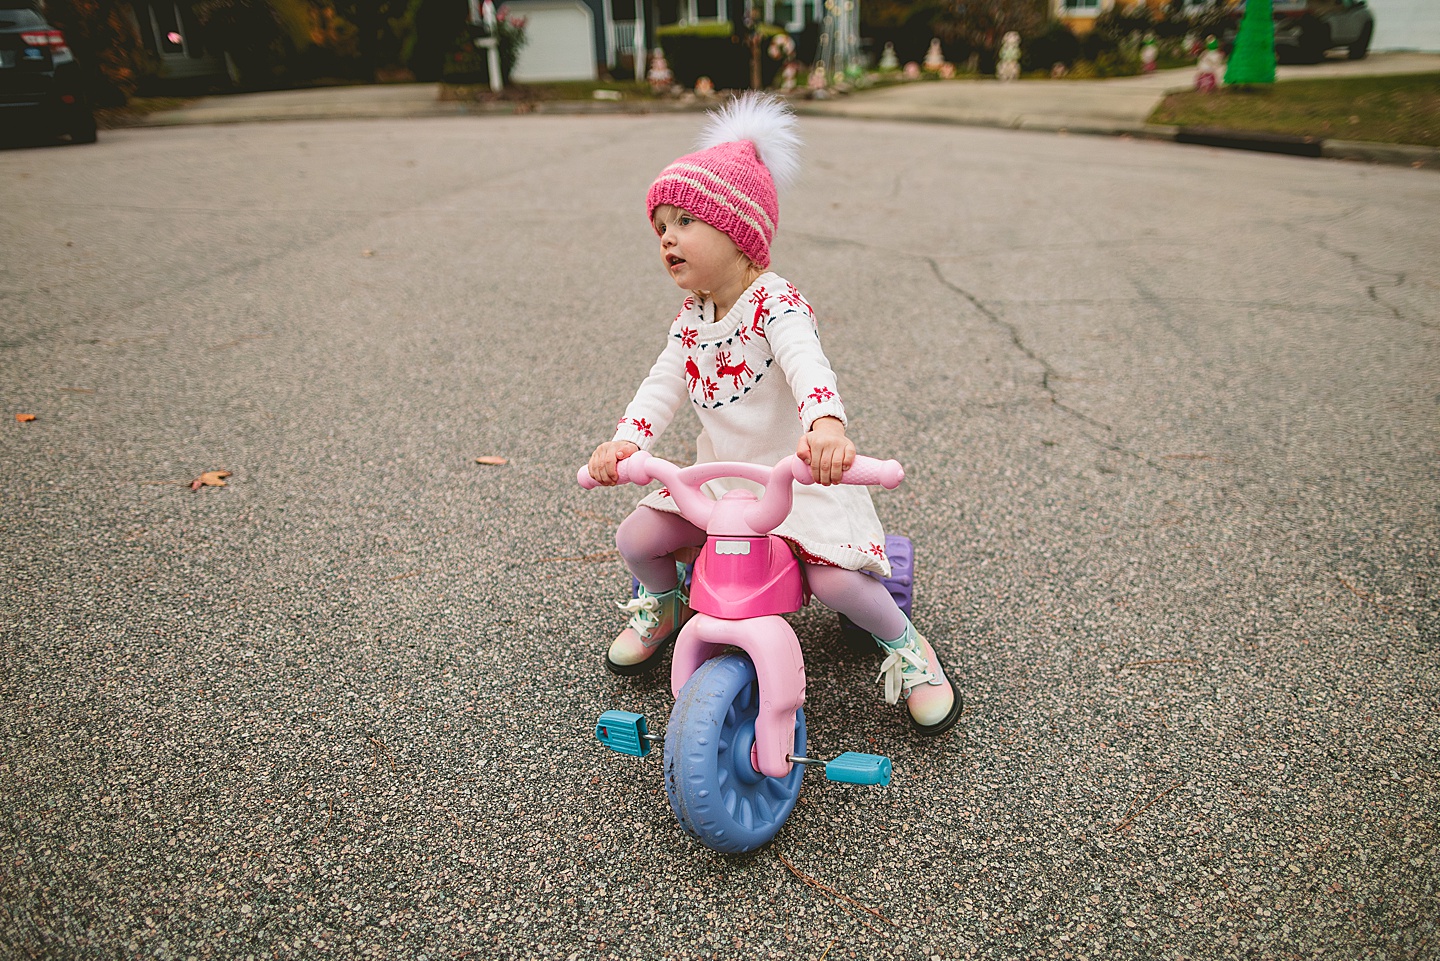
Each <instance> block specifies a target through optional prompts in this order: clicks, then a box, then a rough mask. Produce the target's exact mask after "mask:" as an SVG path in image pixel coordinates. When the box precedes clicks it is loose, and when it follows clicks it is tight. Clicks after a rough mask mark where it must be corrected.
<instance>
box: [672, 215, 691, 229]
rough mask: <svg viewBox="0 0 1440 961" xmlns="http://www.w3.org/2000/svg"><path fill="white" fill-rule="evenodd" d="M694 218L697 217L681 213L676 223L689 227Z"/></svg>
mask: <svg viewBox="0 0 1440 961" xmlns="http://www.w3.org/2000/svg"><path fill="white" fill-rule="evenodd" d="M694 219H695V218H693V217H691V216H690V215H689V214H681V215H680V216H679V218H678V219H677V220H676V223H678V224H679V225H680V226H682V227H688V226H690V224H691V222H692V221H693V220H694Z"/></svg>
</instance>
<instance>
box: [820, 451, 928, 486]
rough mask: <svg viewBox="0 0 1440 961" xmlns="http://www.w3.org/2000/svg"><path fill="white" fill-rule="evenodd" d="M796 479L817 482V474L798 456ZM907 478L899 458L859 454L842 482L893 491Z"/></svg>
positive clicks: (841, 479) (842, 478)
mask: <svg viewBox="0 0 1440 961" xmlns="http://www.w3.org/2000/svg"><path fill="white" fill-rule="evenodd" d="M794 473H795V479H796V480H797V481H799V482H800V483H802V484H813V483H815V475H814V474H812V473H811V472H810V468H809V466H808V465H807V464H806V463H805V462H804V461H802V460H801V459H800V458H798V457H796V458H795V462H794ZM904 479H905V468H903V467H901V466H900V462H899V461H898V460H877V459H876V458H874V457H865V456H864V455H857V456H856V458H855V463H853V464H851V465H850V469H849V470H847V471H846V472H845V475H844V476H843V477H841V478H840V483H842V484H862V485H865V486H867V487H871V486H874V487H883V488H885V489H886V490H887V491H893V490H894V489H895V488H897V487H899V486H900V482H901V481H903V480H904Z"/></svg>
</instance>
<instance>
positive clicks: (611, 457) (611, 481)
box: [589, 440, 640, 487]
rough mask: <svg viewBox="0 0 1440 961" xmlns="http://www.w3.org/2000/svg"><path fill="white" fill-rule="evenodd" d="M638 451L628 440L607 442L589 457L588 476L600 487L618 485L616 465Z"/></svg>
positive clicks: (618, 476) (618, 474)
mask: <svg viewBox="0 0 1440 961" xmlns="http://www.w3.org/2000/svg"><path fill="white" fill-rule="evenodd" d="M639 449H640V448H639V447H637V446H635V445H634V444H632V443H630V442H629V441H628V440H607V441H606V442H605V443H603V444H601V445H600V446H599V447H597V448H595V453H593V454H591V455H590V465H589V466H590V476H591V477H593V478H594V479H595V482H596V483H597V484H599V485H600V486H601V487H614V486H615V485H616V484H618V483H620V469H619V468H618V467H617V466H616V465H617V464H619V463H620V462H621V461H622V460H624V459H625V458H627V457H629V456H630V455H631V454H633V453H635V452H636V451H638V450H639Z"/></svg>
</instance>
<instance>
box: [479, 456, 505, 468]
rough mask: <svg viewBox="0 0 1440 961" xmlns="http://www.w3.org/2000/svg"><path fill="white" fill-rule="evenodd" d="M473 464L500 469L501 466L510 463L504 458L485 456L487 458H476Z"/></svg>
mask: <svg viewBox="0 0 1440 961" xmlns="http://www.w3.org/2000/svg"><path fill="white" fill-rule="evenodd" d="M475 463H477V464H489V465H490V466H492V467H500V466H501V465H503V464H508V463H510V461H509V460H508V459H507V458H504V457H491V456H488V455H487V456H485V457H477V458H475Z"/></svg>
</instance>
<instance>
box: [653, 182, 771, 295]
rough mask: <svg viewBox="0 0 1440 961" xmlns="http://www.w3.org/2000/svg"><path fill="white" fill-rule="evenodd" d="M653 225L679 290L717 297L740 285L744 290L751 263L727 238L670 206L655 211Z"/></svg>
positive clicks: (699, 220) (670, 272) (672, 277)
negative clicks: (704, 293) (694, 291)
mask: <svg viewBox="0 0 1440 961" xmlns="http://www.w3.org/2000/svg"><path fill="white" fill-rule="evenodd" d="M654 223H655V232H656V233H658V234H659V235H660V256H661V258H662V259H663V260H664V261H665V269H666V271H668V272H669V274H670V279H671V280H673V281H675V284H676V286H678V287H679V288H680V289H682V290H703V291H706V292H709V293H716V292H718V291H728V290H729V289H730V288H732V287H734V286H735V285H736V284H737V283H738V284H739V285H740V289H741V290H743V289H744V287H745V279H746V275H747V273H748V271H749V269H750V260H749V258H747V257H746V256H745V255H744V254H742V253H741V252H740V248H739V247H736V246H735V241H733V240H731V239H730V238H729V237H728V236H727V235H726V234H724V233H722V232H721V231H719V230H716V229H715V228H714V227H712V226H710V225H709V224H707V223H705V221H703V220H701V219H700V218H698V217H696V216H695V215H694V214H691V213H688V212H686V211H684V210H681V209H680V208H679V207H672V206H671V205H670V204H662V205H660V206H659V207H656V208H655V217H654Z"/></svg>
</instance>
